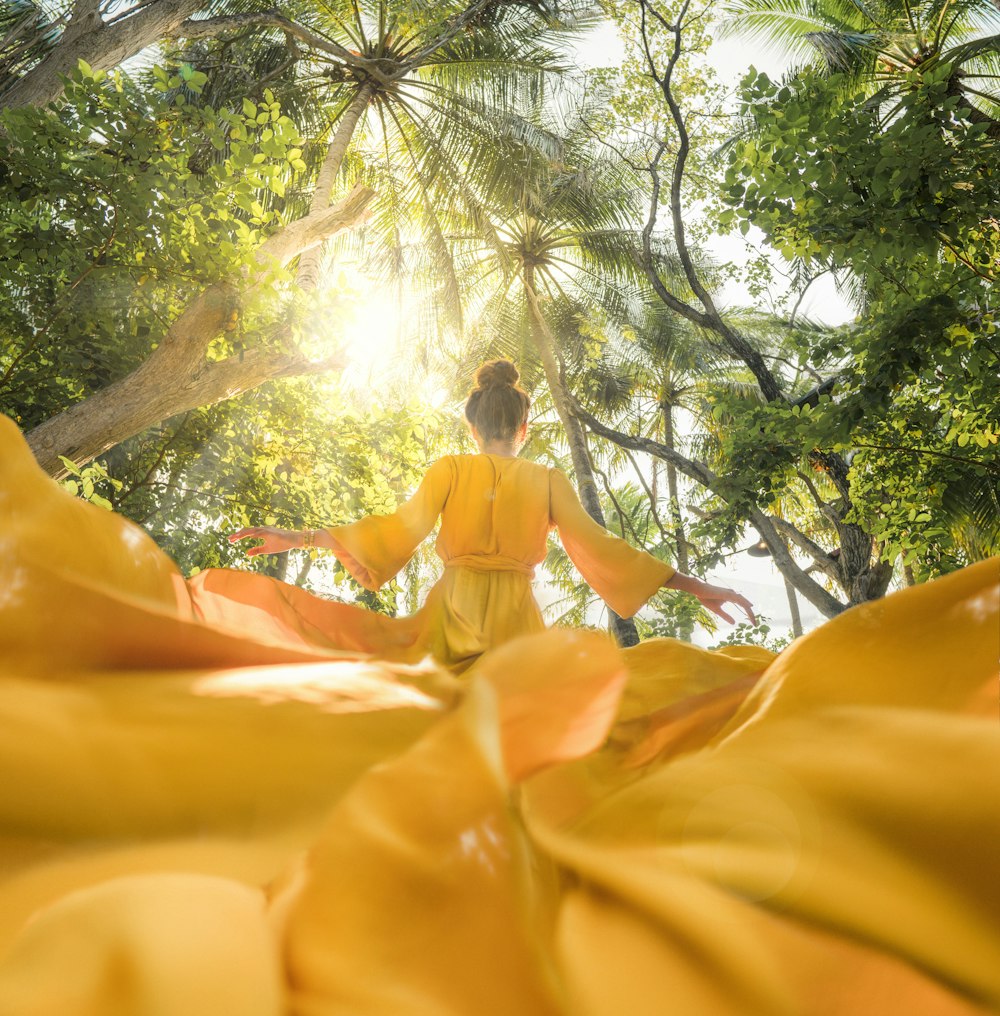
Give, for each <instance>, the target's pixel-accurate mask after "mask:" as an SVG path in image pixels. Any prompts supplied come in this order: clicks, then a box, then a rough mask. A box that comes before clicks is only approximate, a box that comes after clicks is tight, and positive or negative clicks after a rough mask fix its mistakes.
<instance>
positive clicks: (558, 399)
mask: <svg viewBox="0 0 1000 1016" xmlns="http://www.w3.org/2000/svg"><path fill="white" fill-rule="evenodd" d="M523 283H524V291H525V295H526V296H527V298H528V317H529V320H530V322H531V340H532V342H533V344H534V346H535V350H536V351H537V353H538V356H539V359H540V360H541V361H542V369H543V370H544V371H545V379H546V381H548V384H549V391H550V392H551V393H552V401H553V402H554V403H555V407H556V413H557V414H558V416H559V420H560V422H561V423H562V425H563V428H564V430H565V431H566V440H567V443H568V444H569V454H570V458H571V459H572V460H573V472H574V473H575V475H576V485H577V490H578V491H579V494H580V503H581V504H582V505H583V507H584V508H585V509H586V511H587V514H588V515H589V516H590V517H591V518H592V519H593V520H594V521H595V522H596V523H597V524H598V525H600V526H604V525H605V521H604V511H603V510H602V508H601V500H600V498H599V496H598V493H597V480H596V479H595V477H594V471H593V469H592V468H591V465H590V455H589V454H588V452H587V435H586V432H585V431H584V429H583V425H582V424H581V423H580V421H579V420H578V419H577V418H576V417H575V416H574V415H573V413H572V411H571V409H570V404H569V398H568V397H567V394H566V389H565V387H564V385H563V380H562V375H561V374H560V372H559V364H558V363H557V361H556V355H555V349H554V348H553V346H552V343H551V342H550V340H549V335H548V329H547V328H546V326H545V322H544V320H543V319H542V317H541V311H540V308H539V306H538V295H537V293H536V292H535V285H534V283H535V280H534V272H533V271H532V268H531V266H530V265H526V266H525V268H524V278H523ZM608 615H609V618H610V628H611V631H612V632H613V634H614V636H615V638H616V639H617V640H618V644H619V645H621V646H636V645H638V644H639V633H638V632H637V631H636V628H635V622H634V621H633V620H632V619H631V618H624V617H619V616H618V615H617V614H616V613H615V612H614V611H613V610H612V609H611V608H610V607H609V608H608Z"/></svg>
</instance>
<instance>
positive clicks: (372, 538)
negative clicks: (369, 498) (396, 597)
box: [327, 459, 452, 589]
mask: <svg viewBox="0 0 1000 1016" xmlns="http://www.w3.org/2000/svg"><path fill="white" fill-rule="evenodd" d="M451 476H452V470H451V466H450V464H449V462H448V460H447V459H439V460H438V461H437V462H435V463H434V465H432V466H431V467H430V469H428V470H427V474H426V475H425V476H424V478H423V480H422V481H421V484H420V486H419V487H418V488H417V490H416V493H415V494H414V495H413V497H411V498H410V500H409V501H407V502H405V503H404V504H402V505H400V506H399V508H398V509H397V510H396V511H395V512H393V514H392V515H368V516H366V517H365V518H363V519H359V520H358V521H357V522H352V523H350V524H349V525H346V526H334V527H333V528H330V529H327V533H329V534H330V537H331V539H332V541H333V552H334V553H335V554H336V555H337V558H338V559H339V561H340V563H341V564H342V565H343V566H344V567H345V568H346V569H347V571H348V572H349V573H350V574H351V576H352V577H353V578H355V579H357V581H358V582H360V583H361V585H363V586H364V587H365V588H366V589H378V588H379V587H380V586H382V585H383V584H384V583H386V582H388V581H389V579H391V578H392V577H393V576H394V575H395V574H396V573H397V572H398V571H399V569H400V568H402V567H403V565H404V564H406V562H407V561H409V560H410V558H411V557H412V556H413V552H414V551H415V550H416V549H417V547H418V545H419V544H420V543H421V542H422V541H423V540H424V539H425V538H426V537H427V535H428V533H430V531H431V530H432V529H433V528H434V523H435V522H436V521H437V519H438V516H439V515H440V514H441V510H442V509H443V508H444V503H445V501H446V500H447V499H448V494H449V492H450V490H451Z"/></svg>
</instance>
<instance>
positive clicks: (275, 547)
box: [229, 526, 302, 557]
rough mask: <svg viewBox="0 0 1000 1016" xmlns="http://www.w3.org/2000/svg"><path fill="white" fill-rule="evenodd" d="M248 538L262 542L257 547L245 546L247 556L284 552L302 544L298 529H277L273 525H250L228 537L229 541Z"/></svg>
mask: <svg viewBox="0 0 1000 1016" xmlns="http://www.w3.org/2000/svg"><path fill="white" fill-rule="evenodd" d="M250 539H258V540H263V541H264V542H263V543H261V544H260V545H259V546H257V547H246V548H245V550H246V555H247V557H255V556H256V555H257V554H284V553H285V552H286V551H289V550H295V549H296V548H297V547H301V546H302V534H301V533H300V532H299V531H298V530H296V529H278V528H276V527H275V526H251V527H250V528H249V529H241V530H240V531H239V532H237V533H233V534H232V536H230V537H229V542H230V543H236V542H237V540H250Z"/></svg>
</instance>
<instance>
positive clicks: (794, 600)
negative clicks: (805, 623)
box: [781, 573, 802, 638]
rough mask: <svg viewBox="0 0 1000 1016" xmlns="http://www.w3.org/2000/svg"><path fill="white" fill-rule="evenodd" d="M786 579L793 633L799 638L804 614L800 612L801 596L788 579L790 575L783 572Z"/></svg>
mask: <svg viewBox="0 0 1000 1016" xmlns="http://www.w3.org/2000/svg"><path fill="white" fill-rule="evenodd" d="M781 577H782V578H783V579H784V580H785V595H786V596H787V597H788V612H789V613H790V614H791V615H792V635H793V636H794V637H795V638H799V637H800V636H801V635H802V615H801V614H799V598H798V596H796V594H795V586H793V585H792V584H791V582H789V581H788V576H787V575H785V574H784V573H782V575H781Z"/></svg>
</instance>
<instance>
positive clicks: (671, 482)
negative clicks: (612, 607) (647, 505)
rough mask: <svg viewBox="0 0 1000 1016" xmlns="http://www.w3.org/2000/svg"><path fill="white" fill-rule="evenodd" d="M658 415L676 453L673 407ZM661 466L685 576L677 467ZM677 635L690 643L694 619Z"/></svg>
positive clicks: (665, 439)
mask: <svg viewBox="0 0 1000 1016" xmlns="http://www.w3.org/2000/svg"><path fill="white" fill-rule="evenodd" d="M660 413H661V415H662V417H663V443H664V444H665V445H666V446H667V447H668V448H669V449H670V450H671V451H676V450H677V445H676V438H675V435H674V407H673V406H671V405H670V403H669V402H661V403H660ZM663 465H664V467H665V469H666V473H667V497H668V499H669V501H670V519H671V522H672V523H673V530H674V542H675V543H676V545H677V570H678V571H681V572H684V573H685V574H687V573H688V571H689V570H690V564H689V560H688V545H687V534H686V533H685V532H684V516H683V515H682V514H681V502H680V497H679V496H678V484H677V467H676V466H675V465H674V464H673V463H672V462H664V464H663ZM677 633H678V635H679V636H680V638H681V639H683V640H684V641H685V642H690V641H691V636H692V635H693V634H694V619H693V618H689V619H686V620H685V621H684V622H683V623H682V624H681V625H680V626H679V627H678V629H677Z"/></svg>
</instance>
